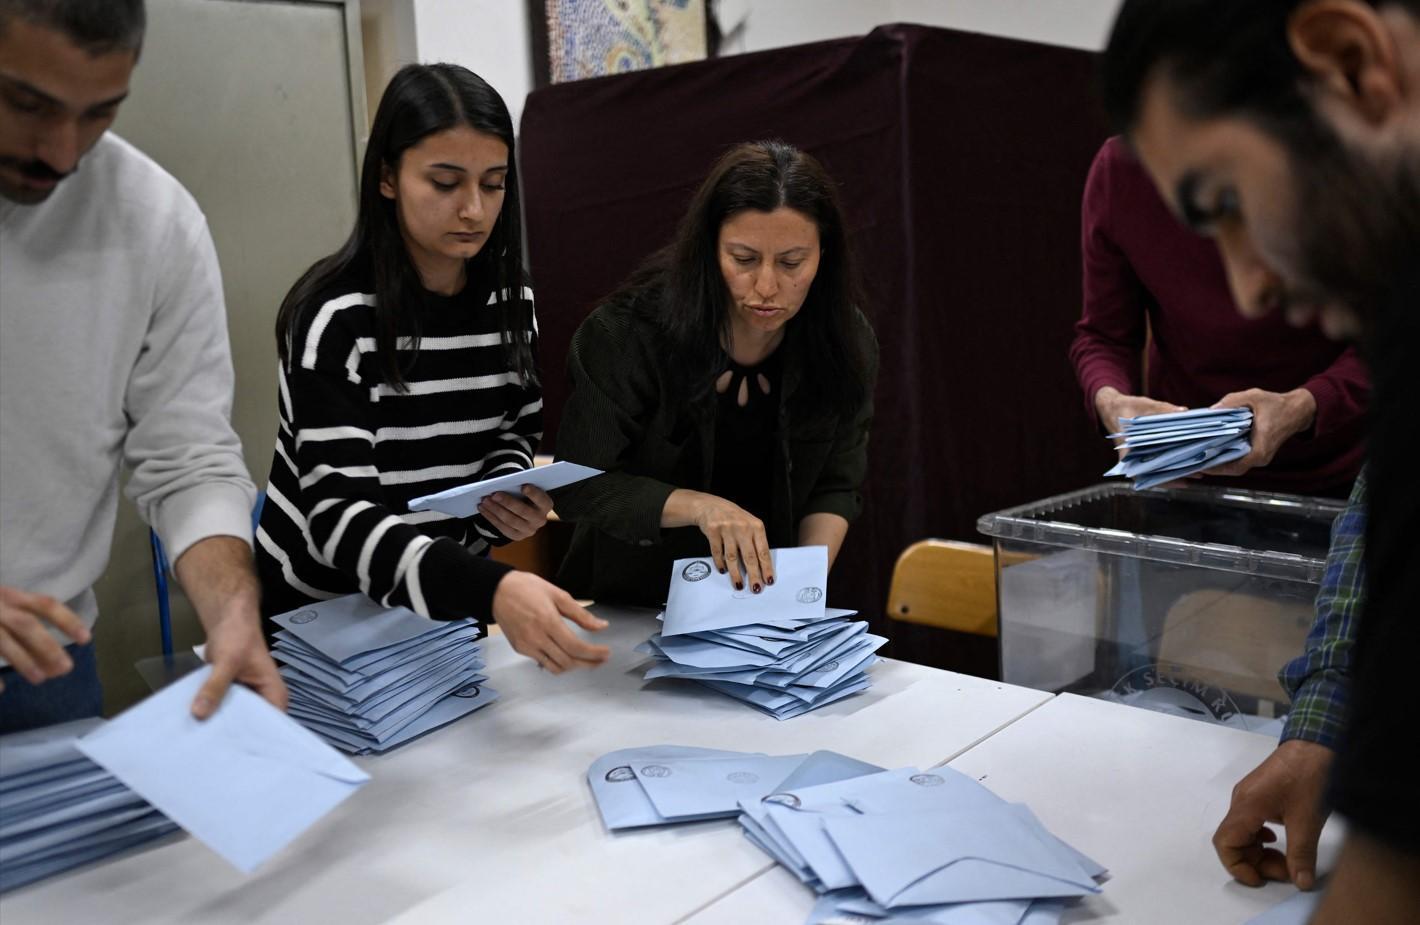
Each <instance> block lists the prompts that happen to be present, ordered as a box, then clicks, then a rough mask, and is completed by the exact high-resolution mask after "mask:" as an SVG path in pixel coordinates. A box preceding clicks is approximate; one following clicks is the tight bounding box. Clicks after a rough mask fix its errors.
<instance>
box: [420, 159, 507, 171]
mask: <svg viewBox="0 0 1420 925" xmlns="http://www.w3.org/2000/svg"><path fill="white" fill-rule="evenodd" d="M429 169H430V170H452V171H454V172H455V173H468V168H467V167H460V166H459V165H458V164H450V163H447V162H446V161H440V162H439V163H437V164H430V165H429ZM507 169H508V165H507V164H499V165H498V166H497V167H489V168H488V169H487V170H485V171H483V172H484V173H503V172H505V171H506V170H507Z"/></svg>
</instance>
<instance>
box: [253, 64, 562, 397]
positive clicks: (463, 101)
mask: <svg viewBox="0 0 1420 925" xmlns="http://www.w3.org/2000/svg"><path fill="white" fill-rule="evenodd" d="M461 125H467V126H469V127H470V128H473V129H475V130H477V131H480V132H485V133H487V134H489V135H493V136H495V137H497V138H498V139H499V140H500V141H502V142H503V143H504V144H505V145H507V146H508V175H507V181H506V188H507V192H506V194H505V196H504V199H503V209H502V212H500V213H499V215H498V220H497V222H495V223H494V225H493V230H492V231H491V232H490V233H489V235H488V240H487V241H486V242H485V243H484V245H483V248H482V249H481V250H480V251H479V252H478V254H477V255H476V256H474V257H473V258H471V259H470V260H469V261H468V267H469V274H468V275H469V279H470V283H471V282H472V280H473V278H474V276H475V272H482V273H490V274H491V279H490V280H489V281H490V282H491V283H492V286H493V291H494V292H495V293H496V301H497V305H498V310H499V312H500V313H501V322H502V334H503V343H504V345H505V346H506V348H507V353H508V365H509V368H511V369H512V370H513V371H514V372H516V373H517V374H518V375H519V376H520V377H522V379H523V380H524V381H525V382H532V381H536V378H537V371H536V368H535V364H534V361H533V355H532V345H531V343H530V339H529V335H528V329H529V328H530V327H531V319H529V318H525V317H521V315H522V314H523V312H522V310H521V305H522V303H521V302H520V296H521V293H522V286H523V282H524V272H523V244H522V241H523V233H522V220H521V213H522V209H521V205H520V203H519V199H518V168H517V160H516V157H515V151H514V148H513V120H512V117H511V116H509V115H508V107H507V106H506V105H505V104H504V103H503V98H502V97H501V96H499V95H498V91H497V90H494V89H493V88H492V87H491V86H489V84H488V82H487V81H485V80H484V79H483V78H482V77H479V76H478V75H477V74H475V73H473V72H472V71H470V70H468V69H467V68H463V67H459V66H458V65H456V64H409V65H406V66H405V67H403V68H400V70H399V72H398V73H397V74H395V75H394V77H393V78H391V79H390V82H389V86H387V87H386V88H385V92H384V96H382V97H381V98H380V106H379V109H377V110H376V111H375V121H374V124H373V125H371V127H370V140H369V142H368V144H367V145H366V148H365V160H364V163H363V165H362V166H361V169H360V206H359V213H358V214H357V215H356V217H355V228H354V230H352V231H351V232H350V237H349V238H347V239H346V241H345V243H344V244H342V245H341V246H340V249H339V250H337V251H336V252H335V253H333V254H331V255H330V256H329V257H326V258H324V259H322V260H318V261H316V262H315V264H314V265H312V266H311V268H310V269H309V270H307V271H306V272H305V273H304V274H303V275H302V276H301V278H300V279H298V280H297V281H296V285H294V286H292V287H291V291H290V292H289V293H287V294H286V299H285V300H284V301H283V302H282V303H281V311H280V312H279V313H278V314H277V316H276V347H277V350H278V352H279V353H280V355H281V359H282V361H283V362H286V361H288V360H289V358H290V355H291V350H292V343H293V339H294V337H295V334H296V332H297V331H299V330H300V329H301V327H302V325H303V324H305V323H308V321H309V319H310V317H311V316H312V314H313V313H314V312H315V311H316V310H317V309H318V308H319V305H318V304H317V299H318V297H319V296H320V295H321V293H322V292H324V291H326V290H327V289H328V287H329V286H330V285H331V283H332V282H333V281H334V280H335V279H337V278H338V277H340V276H341V275H343V274H345V273H346V272H348V271H349V270H350V269H351V268H352V267H356V268H360V269H361V270H364V269H365V268H368V270H369V273H370V274H371V276H372V278H373V283H374V290H375V318H376V336H375V343H376V347H377V349H378V357H379V364H380V371H381V373H382V374H383V377H384V380H385V382H386V383H387V384H388V385H390V386H392V387H394V388H399V389H403V388H405V382H404V370H402V369H401V368H400V364H399V355H398V352H397V338H398V337H399V336H400V330H401V327H402V326H403V327H404V328H405V330H406V331H407V332H408V336H409V337H410V338H411V340H412V341H413V346H414V349H415V350H416V351H417V350H418V349H419V323H418V314H417V313H412V312H408V311H407V307H408V306H409V305H411V304H414V303H415V302H417V300H418V299H419V298H421V296H422V293H423V286H422V284H421V283H420V279H419V274H418V271H417V270H416V269H415V267H414V263H413V261H411V260H410V258H409V254H408V251H407V250H406V249H405V246H404V239H403V237H402V236H401V234H400V229H399V219H398V216H397V214H396V209H397V206H396V204H395V202H394V201H393V200H390V199H387V198H386V197H385V196H384V195H383V194H381V193H380V178H381V176H382V175H383V172H384V171H385V169H389V170H391V171H393V172H394V173H396V174H398V172H399V162H400V158H401V157H403V156H404V152H405V151H407V150H409V149H410V148H412V147H414V146H415V145H416V144H418V143H419V142H420V141H421V140H423V139H424V138H426V137H428V136H429V135H433V134H436V133H438V132H442V131H447V130H448V129H451V128H457V127H458V126H461ZM410 328H412V330H410Z"/></svg>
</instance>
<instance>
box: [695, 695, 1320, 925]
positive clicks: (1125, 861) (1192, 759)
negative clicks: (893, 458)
mask: <svg viewBox="0 0 1420 925" xmlns="http://www.w3.org/2000/svg"><path fill="white" fill-rule="evenodd" d="M1275 746H1276V740H1275V739H1273V738H1271V737H1268V736H1262V735H1257V734H1255V733H1251V732H1245V731H1242V730H1238V729H1231V728H1225V727H1222V726H1215V725H1211V724H1208V723H1202V722H1197V721H1195V720H1189V719H1183V718H1180V717H1176V716H1166V715H1164V714H1161V713H1153V712H1149V711H1147V710H1143V709H1139V708H1137V707H1129V706H1123V705H1120V704H1114V703H1107V702H1105V701H1101V700H1094V699H1091V698H1086V697H1077V696H1075V695H1073V694H1062V695H1061V696H1059V697H1057V698H1055V699H1054V700H1052V701H1050V702H1049V703H1047V704H1045V705H1044V706H1042V707H1040V708H1039V709H1038V710H1035V711H1033V712H1031V713H1029V714H1027V715H1026V716H1024V717H1022V718H1021V719H1020V720H1018V721H1017V722H1015V723H1013V724H1011V725H1010V726H1007V727H1006V728H1005V729H1003V730H1001V731H1000V732H998V733H996V734H995V735H993V736H992V737H991V738H989V739H987V740H986V741H985V742H982V743H981V744H979V745H976V746H975V747H973V748H971V749H970V750H968V751H966V752H965V753H963V754H961V755H959V756H957V757H956V758H955V759H954V760H952V761H951V762H949V764H950V766H951V767H953V768H955V769H957V770H958V771H961V772H963V773H966V774H970V775H972V776H973V777H976V778H978V779H979V780H980V781H981V782H982V783H983V784H985V785H986V786H988V787H990V788H991V789H992V790H994V791H995V792H996V793H997V794H999V795H1000V796H1002V797H1005V798H1006V799H1008V800H1011V801H1013V802H1020V803H1026V804H1029V806H1030V807H1031V809H1032V810H1034V812H1035V814H1036V815H1037V816H1039V817H1040V819H1041V821H1042V822H1044V823H1045V825H1046V826H1047V827H1048V828H1049V829H1050V830H1051V831H1052V832H1054V833H1055V834H1057V835H1059V836H1060V837H1061V838H1063V839H1065V840H1066V841H1068V842H1069V843H1070V844H1072V845H1074V846H1076V847H1078V848H1079V849H1080V850H1081V851H1084V852H1085V853H1086V854H1089V855H1090V856H1092V857H1094V858H1095V859H1096V860H1098V861H1099V862H1100V863H1101V864H1104V865H1106V866H1108V867H1109V868H1110V874H1111V878H1112V879H1110V880H1109V881H1108V882H1107V883H1106V884H1105V886H1104V892H1103V893H1101V894H1099V895H1097V896H1093V897H1090V898H1089V899H1088V900H1086V901H1084V902H1082V903H1080V904H1079V905H1077V906H1075V907H1072V908H1071V909H1070V910H1069V912H1068V913H1067V914H1066V917H1065V921H1067V922H1114V923H1130V925H1132V923H1149V925H1169V923H1180V925H1198V923H1204V922H1206V923H1209V925H1229V923H1241V922H1246V921H1247V920H1248V919H1250V918H1252V917H1253V916H1254V915H1256V914H1258V913H1259V912H1262V911H1263V910H1265V909H1267V908H1269V907H1270V906H1272V905H1275V904H1276V903H1278V902H1281V901H1282V900H1283V899H1285V898H1287V897H1288V896H1290V895H1292V894H1293V893H1294V892H1295V890H1294V889H1293V888H1292V887H1291V886H1289V885H1286V884H1280V883H1274V884H1269V885H1268V886H1266V887H1264V888H1262V889H1251V888H1249V887H1245V886H1243V885H1241V884H1239V883H1235V882H1233V881H1232V880H1231V879H1230V878H1229V877H1228V875H1227V873H1226V872H1225V871H1224V870H1223V868H1222V867H1221V866H1220V865H1219V864H1218V861H1217V858H1216V856H1215V855H1214V853H1213V847H1212V843H1211V839H1212V836H1213V830H1214V829H1215V828H1216V827H1217V824H1218V822H1219V820H1221V819H1222V818H1223V815H1224V814H1225V813H1226V812H1227V808H1228V803H1229V800H1230V796H1231V792H1232V788H1233V785H1234V784H1235V783H1237V781H1238V780H1240V779H1241V778H1242V777H1243V776H1244V775H1245V774H1247V772H1248V771H1250V770H1252V769H1253V768H1254V767H1255V766H1256V765H1257V764H1258V763H1259V762H1260V761H1262V759H1263V758H1265V757H1266V756H1267V754H1268V753H1269V752H1271V751H1272V749H1273V748H1274V747H1275ZM1340 836H1341V832H1340V827H1339V825H1337V824H1335V823H1332V824H1328V826H1327V828H1326V830H1325V831H1324V832H1323V835H1322V844H1321V862H1320V866H1321V869H1322V870H1327V869H1329V868H1330V865H1331V863H1332V861H1333V860H1334V858H1335V853H1336V849H1337V848H1338V847H1339V845H1340ZM811 906H812V899H811V895H810V891H809V890H807V889H806V888H805V887H804V886H803V885H802V884H800V883H799V882H798V880H796V879H795V878H794V877H793V876H791V875H790V874H788V873H787V872H785V871H784V870H783V869H782V868H776V869H775V870H773V871H771V872H769V873H768V874H766V875H765V876H763V877H760V878H757V879H756V880H754V881H752V882H751V883H749V884H746V885H745V886H744V887H742V888H741V889H739V890H737V891H735V892H734V893H731V894H729V895H727V896H725V897H723V898H722V899H720V900H719V901H717V902H716V903H713V904H711V905H710V906H707V907H706V908H704V909H702V910H700V911H699V912H698V913H697V914H695V915H693V916H691V917H690V918H689V919H687V920H686V923H687V925H722V923H723V925H730V923H734V925H753V923H760V922H764V923H769V922H774V923H780V922H790V923H793V922H802V921H803V920H804V918H805V917H806V916H807V915H808V911H809V909H810V908H811Z"/></svg>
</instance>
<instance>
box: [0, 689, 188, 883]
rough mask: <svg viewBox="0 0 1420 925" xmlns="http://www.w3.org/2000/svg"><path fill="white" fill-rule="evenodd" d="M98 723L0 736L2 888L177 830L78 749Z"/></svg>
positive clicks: (85, 721)
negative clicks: (85, 735) (81, 739)
mask: <svg viewBox="0 0 1420 925" xmlns="http://www.w3.org/2000/svg"><path fill="white" fill-rule="evenodd" d="M0 709H3V707H0ZM103 724H104V723H103V720H101V719H82V720H76V721H74V722H72V723H63V724H60V725H57V726H47V727H45V728H42V729H32V730H29V731H27V732H16V733H12V734H10V735H7V736H4V737H0V893H3V892H5V891H7V890H12V889H14V888H16V887H19V886H23V885H25V884H27V883H33V882H34V881H36V880H42V879H44V878H45V877H49V876H52V875H54V874H57V873H60V872H62V871H66V870H70V869H72V868H75V867H78V866H80V865H82V864H87V863H89V862H90V861H96V860H98V859H99V858H105V857H108V856H109V855H113V854H117V853H118V852H120V851H125V850H127V849H129V848H132V847H135V846H137V845H141V844H143V843H145V842H149V841H152V840H153V839H155V838H160V837H162V836H164V835H167V834H168V833H169V832H174V831H177V825H175V824H174V823H173V822H171V821H170V820H169V819H168V818H167V817H166V816H164V815H163V814H162V813H160V812H158V811H157V810H156V809H154V808H153V807H152V806H150V805H149V804H148V803H147V802H146V801H145V800H144V799H143V798H142V797H141V796H139V795H138V794H136V793H134V792H133V791H132V790H130V789H129V788H128V787H127V786H125V785H124V784H123V783H122V782H120V781H119V780H118V778H116V777H114V776H113V775H112V774H110V773H109V772H108V771H106V770H104V769H103V768H101V767H99V766H98V765H96V764H94V762H92V761H90V760H89V759H88V758H86V757H85V756H84V755H83V754H82V753H81V752H80V751H79V749H78V748H77V747H76V745H75V743H76V741H77V740H78V738H79V737H80V736H82V735H84V734H86V733H89V732H91V731H93V730H95V729H98V728H100V727H102V726H103Z"/></svg>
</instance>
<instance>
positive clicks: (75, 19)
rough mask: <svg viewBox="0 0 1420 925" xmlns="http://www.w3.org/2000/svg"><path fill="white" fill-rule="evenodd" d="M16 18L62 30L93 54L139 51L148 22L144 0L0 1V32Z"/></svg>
mask: <svg viewBox="0 0 1420 925" xmlns="http://www.w3.org/2000/svg"><path fill="white" fill-rule="evenodd" d="M17 17H18V18H19V19H23V20H25V21H26V22H29V23H33V24H34V25H37V26H44V27H45V28H47V29H54V30H56V31H58V32H62V33H64V34H65V35H66V36H68V37H69V39H70V40H71V41H73V43H74V44H75V45H78V46H79V47H80V48H82V49H84V50H85V51H87V52H89V53H90V54H94V55H101V54H107V53H108V52H111V51H135V52H136V51H138V50H139V49H140V48H141V47H142V46H143V29H144V27H145V26H146V25H147V17H146V16H145V15H144V12H143V0H0V32H3V31H4V29H5V27H6V26H8V25H9V23H10V20H11V19H13V18H17Z"/></svg>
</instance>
